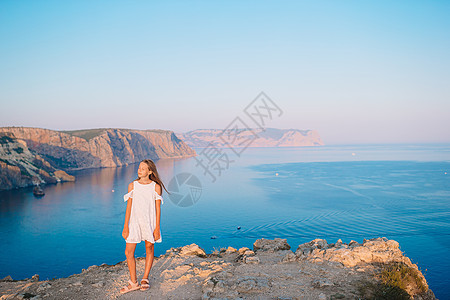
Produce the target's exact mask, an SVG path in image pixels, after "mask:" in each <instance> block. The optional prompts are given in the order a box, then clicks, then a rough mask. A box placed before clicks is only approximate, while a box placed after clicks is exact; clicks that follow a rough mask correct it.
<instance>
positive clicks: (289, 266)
mask: <svg viewBox="0 0 450 300" xmlns="http://www.w3.org/2000/svg"><path fill="white" fill-rule="evenodd" d="M144 263H145V257H139V258H136V269H137V275H138V280H140V278H141V276H142V273H143V269H144ZM399 270H400V271H401V272H403V273H402V274H403V275H404V276H403V277H402V278H403V280H400V281H398V282H393V281H392V280H391V279H392V278H397V277H396V276H397V275H399V274H397V273H398V271H399ZM128 279H129V274H128V268H127V264H126V261H122V262H119V263H117V264H115V265H107V264H102V265H100V266H96V265H93V266H90V267H89V268H88V269H86V270H83V271H82V272H81V273H79V274H73V275H71V276H68V277H65V278H58V279H53V280H43V281H39V279H38V276H36V275H35V276H33V278H31V279H25V280H17V281H15V280H12V278H11V277H9V276H7V277H6V278H4V279H2V280H1V281H0V294H1V295H2V296H1V297H0V299H1V300H3V299H26V298H27V299H116V298H120V299H149V298H150V299H214V298H227V299H236V298H237V299H277V298H281V299H348V298H355V297H356V298H357V297H360V298H364V299H370V298H375V297H376V296H377V295H378V294H379V293H384V294H386V293H387V294H388V295H395V296H398V297H411V298H412V297H414V299H436V298H435V296H434V294H433V292H432V291H431V290H430V289H429V288H428V284H427V282H426V279H425V277H424V276H423V274H422V272H421V271H420V270H419V268H418V267H417V265H415V264H413V263H412V262H411V261H410V259H409V258H408V257H406V256H404V255H403V253H402V252H401V250H400V249H399V244H398V242H396V241H394V240H388V239H387V238H375V239H370V240H364V241H363V242H362V243H358V242H356V241H351V242H350V243H348V244H345V243H342V241H341V240H338V241H337V242H336V243H330V244H329V243H328V242H327V241H326V240H323V239H315V240H312V241H310V242H308V243H304V244H301V245H298V247H294V248H292V247H291V246H290V245H288V244H287V242H286V239H281V238H276V239H274V240H268V239H264V238H262V239H258V240H256V241H255V242H254V243H253V248H252V249H249V248H247V247H243V248H240V249H234V248H232V247H228V248H227V249H225V248H222V249H221V250H216V251H214V252H213V253H210V254H206V253H205V251H204V250H203V249H202V248H200V247H199V246H198V245H196V244H190V245H186V246H183V247H178V248H171V249H169V250H167V251H166V253H165V254H163V255H160V256H159V257H156V256H155V258H154V261H153V265H152V270H151V272H150V278H149V279H150V289H149V290H147V291H133V292H130V293H127V294H124V295H121V294H120V293H119V290H120V288H121V287H122V286H124V285H126V284H127V281H128ZM389 280H391V281H389ZM389 293H392V294H389ZM405 299H407V298H405Z"/></svg>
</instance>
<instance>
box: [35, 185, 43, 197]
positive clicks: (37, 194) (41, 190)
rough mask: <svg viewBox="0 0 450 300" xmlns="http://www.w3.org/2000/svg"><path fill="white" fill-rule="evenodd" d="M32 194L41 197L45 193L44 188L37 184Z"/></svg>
mask: <svg viewBox="0 0 450 300" xmlns="http://www.w3.org/2000/svg"><path fill="white" fill-rule="evenodd" d="M33 195H35V196H38V197H42V196H44V195H45V193H44V190H43V189H42V188H41V187H40V186H39V185H37V186H35V187H34V189H33Z"/></svg>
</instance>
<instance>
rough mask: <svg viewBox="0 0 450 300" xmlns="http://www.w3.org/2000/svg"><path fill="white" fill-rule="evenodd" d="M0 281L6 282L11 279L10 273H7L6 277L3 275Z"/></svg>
mask: <svg viewBox="0 0 450 300" xmlns="http://www.w3.org/2000/svg"><path fill="white" fill-rule="evenodd" d="M0 281H3V282H6V281H13V279H12V277H11V275H8V276H6V277H4V278H3V279H1V280H0Z"/></svg>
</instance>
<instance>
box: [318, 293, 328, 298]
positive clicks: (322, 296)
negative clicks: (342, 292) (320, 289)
mask: <svg viewBox="0 0 450 300" xmlns="http://www.w3.org/2000/svg"><path fill="white" fill-rule="evenodd" d="M325 299H327V296H326V295H325V294H324V293H320V294H319V300H325Z"/></svg>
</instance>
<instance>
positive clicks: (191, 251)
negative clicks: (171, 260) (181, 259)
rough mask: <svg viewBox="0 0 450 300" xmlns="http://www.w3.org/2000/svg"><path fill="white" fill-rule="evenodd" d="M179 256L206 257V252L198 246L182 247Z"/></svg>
mask: <svg viewBox="0 0 450 300" xmlns="http://www.w3.org/2000/svg"><path fill="white" fill-rule="evenodd" d="M179 254H180V256H200V257H206V253H205V251H204V250H203V249H202V248H200V247H199V246H198V245H196V244H190V245H186V246H184V247H182V248H181V250H180V252H179Z"/></svg>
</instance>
